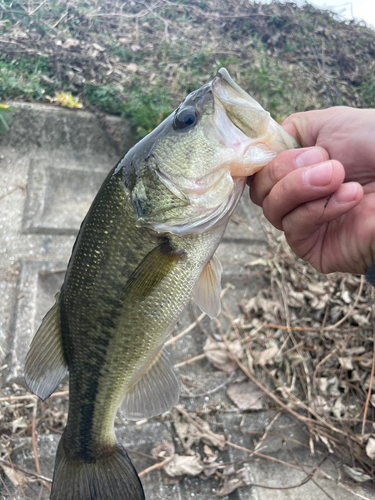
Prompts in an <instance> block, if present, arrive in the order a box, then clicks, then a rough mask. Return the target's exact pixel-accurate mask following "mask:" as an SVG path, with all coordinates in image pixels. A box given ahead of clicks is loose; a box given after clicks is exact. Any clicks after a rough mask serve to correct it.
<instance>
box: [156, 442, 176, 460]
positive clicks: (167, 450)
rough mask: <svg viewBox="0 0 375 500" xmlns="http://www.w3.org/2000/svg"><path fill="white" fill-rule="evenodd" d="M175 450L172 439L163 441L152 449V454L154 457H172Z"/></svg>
mask: <svg viewBox="0 0 375 500" xmlns="http://www.w3.org/2000/svg"><path fill="white" fill-rule="evenodd" d="M174 452H175V447H174V444H173V443H172V441H162V442H161V443H159V444H158V445H156V446H155V448H153V449H152V450H151V455H152V456H153V457H154V458H162V459H166V458H168V457H172V456H173V455H174Z"/></svg>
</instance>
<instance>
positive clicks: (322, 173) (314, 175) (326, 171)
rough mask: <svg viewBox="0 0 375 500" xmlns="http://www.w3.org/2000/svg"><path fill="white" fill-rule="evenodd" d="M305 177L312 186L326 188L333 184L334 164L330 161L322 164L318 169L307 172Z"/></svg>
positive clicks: (313, 168)
mask: <svg viewBox="0 0 375 500" xmlns="http://www.w3.org/2000/svg"><path fill="white" fill-rule="evenodd" d="M303 176H304V177H305V180H306V181H307V182H308V183H309V184H310V185H311V186H320V187H321V186H326V185H327V184H329V183H330V182H331V178H332V164H331V162H330V161H327V162H326V163H321V164H320V165H317V166H316V167H312V168H309V169H308V170H306V171H305V172H304V174H303Z"/></svg>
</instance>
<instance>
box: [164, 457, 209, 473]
mask: <svg viewBox="0 0 375 500" xmlns="http://www.w3.org/2000/svg"><path fill="white" fill-rule="evenodd" d="M203 468H204V467H203V463H202V461H201V457H200V456H199V454H198V453H196V454H195V455H190V456H186V455H173V457H172V458H171V459H170V460H169V461H168V463H166V464H165V465H164V467H163V470H164V472H165V473H166V474H168V476H170V477H176V476H185V475H187V476H198V475H199V474H200V473H201V472H202V471H203Z"/></svg>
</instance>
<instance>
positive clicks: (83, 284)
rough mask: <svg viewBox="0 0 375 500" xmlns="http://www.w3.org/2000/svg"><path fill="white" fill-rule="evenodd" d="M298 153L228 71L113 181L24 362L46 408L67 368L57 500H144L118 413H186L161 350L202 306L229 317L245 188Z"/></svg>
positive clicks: (118, 169)
mask: <svg viewBox="0 0 375 500" xmlns="http://www.w3.org/2000/svg"><path fill="white" fill-rule="evenodd" d="M295 146H296V143H295V142H294V140H293V139H292V138H291V137H290V136H289V135H288V134H287V133H286V132H285V131H284V130H283V129H282V128H281V127H280V126H279V125H278V124H277V123H276V122H274V121H273V120H272V118H271V117H270V115H269V113H268V112H266V111H265V110H264V109H263V108H262V107H261V106H260V105H259V104H258V103H257V102H256V101H255V100H254V99H252V98H251V97H250V96H249V95H248V94H247V93H246V92H245V91H244V90H242V89H241V88H240V87H239V86H238V85H237V84H236V83H235V82H234V81H233V80H232V79H231V78H230V76H229V74H228V72H227V71H226V70H225V69H222V70H220V71H219V73H218V75H217V76H216V77H215V78H214V79H213V80H212V82H210V83H209V84H207V85H205V86H203V87H202V88H200V89H199V90H197V91H195V92H193V93H191V94H190V95H189V96H188V97H187V98H186V99H185V101H184V102H183V103H182V104H181V105H180V106H179V107H178V108H177V109H176V111H175V112H174V113H172V114H171V115H170V116H169V117H168V118H167V119H166V120H165V121H164V122H162V123H161V124H160V125H159V126H158V127H157V128H156V129H155V130H154V131H153V132H151V133H150V134H149V135H148V136H147V137H145V138H144V139H143V140H142V141H140V142H139V143H138V144H137V145H136V146H134V147H133V148H132V149H130V150H129V152H128V153H127V154H126V155H125V156H124V158H122V159H121V161H120V162H119V163H118V164H117V165H116V166H115V167H114V168H113V169H112V170H111V172H110V173H109V174H108V176H107V178H106V180H105V181H104V183H103V185H102V187H101V188H100V190H99V192H98V194H97V196H96V198H95V200H94V202H93V204H92V206H91V208H90V210H89V212H88V214H87V216H86V218H85V219H84V221H83V223H82V226H81V229H80V232H79V234H78V237H77V240H76V243H75V245H74V247H73V252H72V256H71V259H70V261H69V265H68V269H67V273H66V276H65V281H64V284H63V286H62V288H61V291H60V292H59V294H58V295H57V296H56V303H55V305H54V306H53V307H52V309H51V310H50V311H49V312H48V314H47V315H46V317H45V318H44V320H43V322H42V325H41V326H40V328H39V330H38V332H37V333H36V335H35V337H34V339H33V341H32V344H31V347H30V351H29V353H28V356H27V359H26V367H25V378H26V382H27V385H28V386H29V388H30V389H31V391H32V392H34V393H35V394H37V395H38V396H39V397H40V398H41V399H42V400H45V399H46V398H48V396H50V394H51V393H52V392H53V391H54V390H55V389H56V387H57V386H58V385H59V383H60V382H61V380H62V379H63V377H64V376H65V375H66V373H67V371H68V370H69V399H70V402H69V414H68V422H67V426H66V428H65V430H64V433H63V435H62V438H61V441H60V443H59V446H58V451H57V456H56V464H55V470H54V478H53V485H52V493H51V500H94V499H96V500H120V499H121V500H140V499H143V498H144V493H143V489H142V485H141V483H140V480H139V478H138V476H137V473H136V472H135V470H134V468H133V466H132V464H131V461H130V459H129V457H128V455H127V453H126V451H125V450H124V449H123V448H122V446H121V445H120V444H119V443H118V441H117V440H116V436H115V433H114V419H115V414H116V411H117V409H118V407H119V406H120V405H122V409H123V413H124V415H125V416H126V417H127V418H128V419H133V420H138V419H141V418H149V417H152V416H154V415H158V414H160V413H163V412H165V411H167V410H169V409H171V408H172V406H173V405H175V404H176V403H177V401H178V399H179V394H180V386H179V383H178V381H177V378H176V376H175V374H174V372H173V369H172V367H171V365H170V363H169V360H168V354H167V353H166V352H165V351H164V349H163V344H164V342H165V340H166V338H167V337H168V335H169V334H170V332H171V330H172V329H173V327H174V325H175V324H176V322H177V320H178V318H179V316H180V314H181V312H182V311H183V309H184V308H185V307H186V305H187V303H188V301H189V300H190V298H191V297H192V296H193V297H194V300H195V301H196V303H197V304H198V306H199V307H200V308H201V309H202V311H204V312H206V313H207V314H208V315H209V316H210V317H215V316H217V315H218V314H219V312H220V275H221V265H220V263H219V261H218V259H217V258H216V257H215V250H216V248H217V246H218V245H219V243H220V240H221V238H222V236H223V233H224V231H225V228H226V225H227V223H228V220H229V218H230V215H231V214H232V212H233V210H234V209H235V207H236V205H237V203H238V201H239V199H240V197H241V195H242V192H243V189H244V186H245V184H246V178H247V176H248V175H250V174H252V173H254V172H255V171H257V170H259V169H260V168H262V167H263V166H264V165H265V164H267V163H268V162H269V161H270V160H271V159H272V158H273V157H274V156H275V155H276V154H277V153H278V152H280V151H283V150H285V149H288V148H293V147H295Z"/></svg>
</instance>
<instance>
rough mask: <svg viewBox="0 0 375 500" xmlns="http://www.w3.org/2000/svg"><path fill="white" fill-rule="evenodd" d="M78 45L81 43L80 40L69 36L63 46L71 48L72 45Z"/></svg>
mask: <svg viewBox="0 0 375 500" xmlns="http://www.w3.org/2000/svg"><path fill="white" fill-rule="evenodd" d="M56 44H57V43H56ZM77 45H79V41H78V40H74V39H73V38H67V39H66V40H65V42H64V43H63V44H62V45H61V46H62V48H63V49H70V48H71V47H77Z"/></svg>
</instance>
